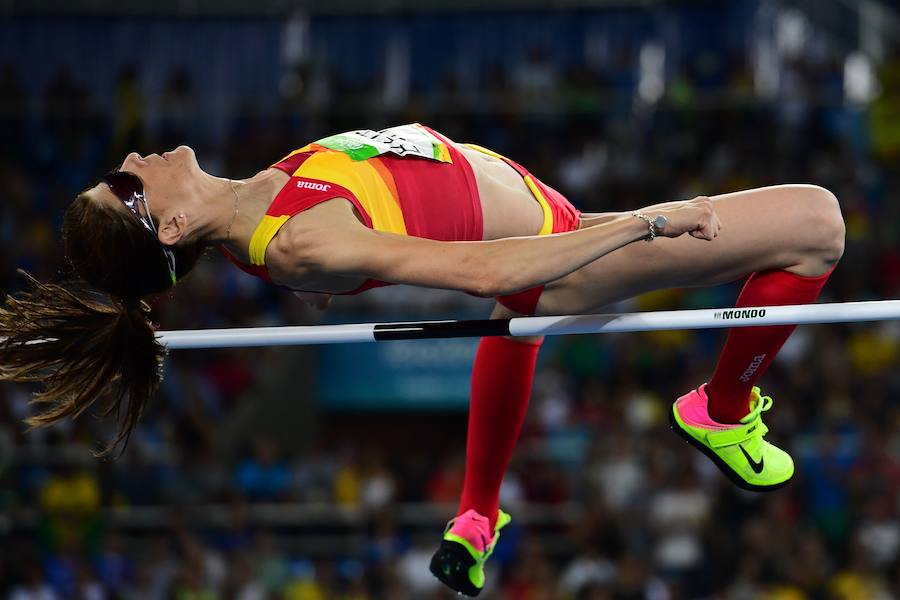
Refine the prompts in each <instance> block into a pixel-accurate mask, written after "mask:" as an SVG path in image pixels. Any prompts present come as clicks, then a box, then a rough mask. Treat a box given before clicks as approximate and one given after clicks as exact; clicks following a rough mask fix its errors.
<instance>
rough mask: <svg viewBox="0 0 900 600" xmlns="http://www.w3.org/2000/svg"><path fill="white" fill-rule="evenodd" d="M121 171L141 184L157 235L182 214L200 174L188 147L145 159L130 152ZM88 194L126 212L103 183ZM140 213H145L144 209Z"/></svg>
mask: <svg viewBox="0 0 900 600" xmlns="http://www.w3.org/2000/svg"><path fill="white" fill-rule="evenodd" d="M120 170H122V171H128V172H129V173H133V174H135V175H137V176H138V177H139V178H140V179H141V181H142V182H143V184H144V197H145V199H146V200H147V206H149V208H150V214H151V216H152V217H153V220H154V221H155V222H156V224H157V228H158V229H159V230H160V233H162V229H163V228H164V227H165V226H166V224H168V223H171V222H172V221H173V220H174V219H177V218H179V217H180V215H182V214H183V213H184V212H185V210H186V207H187V204H188V202H189V201H190V199H191V197H192V196H193V195H194V194H195V193H196V191H197V190H198V189H199V187H198V185H197V184H199V182H200V181H201V178H202V175H203V170H202V169H201V168H200V165H199V164H198V163H197V156H196V154H194V151H193V149H191V148H190V147H189V146H178V147H177V148H175V149H174V150H170V151H169V152H163V153H162V154H148V155H147V156H141V155H140V154H138V153H137V152H132V153H130V154H129V155H128V156H126V157H125V160H123V161H122V166H121V167H120ZM88 193H89V194H90V195H91V197H92V198H93V199H94V200H96V201H99V202H103V203H108V204H109V205H110V206H113V207H115V208H116V209H117V210H128V209H127V208H125V207H124V206H123V205H122V202H121V201H120V200H119V199H118V198H117V197H116V196H115V194H113V193H112V191H111V190H110V189H109V186H108V185H106V184H105V183H100V184H97V186H95V187H94V188H93V189H91V190H89V191H88ZM139 210H140V211H141V213H143V212H144V209H143V207H140V208H139ZM161 237H163V236H161Z"/></svg>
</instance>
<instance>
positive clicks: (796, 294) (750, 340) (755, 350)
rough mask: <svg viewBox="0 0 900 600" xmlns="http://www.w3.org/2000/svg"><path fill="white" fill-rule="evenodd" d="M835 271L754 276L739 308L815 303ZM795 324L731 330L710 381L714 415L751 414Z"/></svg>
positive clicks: (729, 418)
mask: <svg viewBox="0 0 900 600" xmlns="http://www.w3.org/2000/svg"><path fill="white" fill-rule="evenodd" d="M829 275H831V271H829V272H828V273H825V274H824V275H819V276H817V277H803V276H800V275H795V274H793V273H789V272H787V271H762V272H759V273H753V274H752V275H750V277H749V278H748V279H747V283H745V284H744V289H743V290H741V295H740V296H738V299H737V302H736V303H735V307H744V306H778V305H784V304H810V303H812V302H814V301H815V300H816V298H818V296H819V292H820V291H821V290H822V286H824V285H825V282H826V281H827V280H828V276H829ZM795 328H796V326H795V325H775V326H772V327H742V328H739V329H732V330H731V331H729V332H728V339H727V340H726V341H725V347H724V348H723V349H722V354H721V355H720V356H719V363H718V364H717V365H716V370H715V371H714V372H713V376H712V379H710V380H709V386H708V387H707V393H708V394H709V416H710V417H712V418H713V419H714V420H715V421H718V422H719V423H738V422H740V420H741V419H742V418H744V417H745V416H747V413H749V412H750V388H752V387H753V386H754V385H755V384H756V381H757V380H758V379H759V378H760V377H761V376H762V374H763V373H765V372H766V369H768V368H769V365H770V364H771V363H772V360H773V359H774V358H775V355H776V354H778V351H779V350H781V347H782V346H783V345H784V342H785V341H787V339H788V337H790V335H791V333H793V331H794V329H795Z"/></svg>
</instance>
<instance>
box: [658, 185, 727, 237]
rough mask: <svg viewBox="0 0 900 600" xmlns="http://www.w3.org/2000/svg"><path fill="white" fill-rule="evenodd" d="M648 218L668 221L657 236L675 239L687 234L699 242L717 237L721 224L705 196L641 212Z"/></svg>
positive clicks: (669, 203) (667, 203)
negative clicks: (660, 217) (662, 218)
mask: <svg viewBox="0 0 900 600" xmlns="http://www.w3.org/2000/svg"><path fill="white" fill-rule="evenodd" d="M641 212H642V213H644V214H646V215H648V216H650V218H653V217H655V216H656V215H663V216H665V217H666V219H667V220H668V223H667V224H666V226H665V227H664V228H663V229H662V230H661V231H659V232H658V233H657V235H660V236H663V237H669V238H676V237H678V236H680V235H681V234H683V233H687V234H689V235H691V236H693V237H695V238H697V239H700V240H712V239H714V238H715V237H716V236H718V235H719V230H720V229H722V223H721V222H720V221H719V216H718V215H717V214H716V211H715V209H713V203H712V201H710V199H709V198H707V197H706V196H697V197H696V198H694V199H693V200H685V201H683V202H666V203H665V204H660V205H657V206H656V207H648V208H645V209H643V210H642V211H641Z"/></svg>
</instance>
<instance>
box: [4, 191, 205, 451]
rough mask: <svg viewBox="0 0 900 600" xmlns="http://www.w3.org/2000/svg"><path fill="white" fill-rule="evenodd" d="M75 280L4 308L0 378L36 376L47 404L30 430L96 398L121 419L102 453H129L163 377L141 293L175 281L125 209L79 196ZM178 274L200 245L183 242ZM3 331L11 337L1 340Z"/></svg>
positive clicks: (32, 291) (69, 228)
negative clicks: (133, 435)
mask: <svg viewBox="0 0 900 600" xmlns="http://www.w3.org/2000/svg"><path fill="white" fill-rule="evenodd" d="M63 239H64V242H65V248H66V256H67V258H68V259H69V262H70V263H71V266H72V267H73V269H74V274H75V276H76V277H75V278H73V280H72V281H68V282H65V283H59V284H48V283H41V282H39V281H37V280H36V279H34V278H33V277H31V276H30V275H28V274H26V273H24V272H22V273H23V275H24V276H25V277H26V279H27V281H28V288H27V289H26V290H25V291H23V292H20V293H18V294H15V295H13V296H9V297H8V298H7V299H6V303H5V305H4V306H0V381H18V382H38V383H42V384H43V385H44V389H43V390H42V391H40V392H39V393H37V394H36V395H35V397H34V403H35V404H38V405H40V406H42V407H45V410H44V411H43V412H41V413H39V414H37V415H35V416H33V417H31V418H30V419H28V421H27V422H28V424H29V425H31V426H33V427H41V426H46V425H51V424H53V423H56V422H57V421H60V420H62V419H64V418H66V417H73V418H75V417H78V416H79V415H81V414H82V413H83V412H84V411H85V410H87V409H88V408H89V407H90V406H91V405H93V404H94V402H96V401H97V400H102V401H104V402H105V403H106V406H105V408H104V409H103V411H102V414H103V416H110V415H111V416H112V417H113V418H114V419H115V420H116V421H117V423H118V426H119V429H118V433H117V435H116V437H115V438H114V439H113V441H112V442H111V443H109V444H108V445H107V446H106V447H105V448H104V449H103V450H102V451H101V452H99V453H98V454H97V455H98V456H105V455H108V454H109V453H110V452H112V450H113V449H115V448H116V446H118V445H119V444H121V445H122V449H123V450H124V448H125V446H126V445H127V443H128V439H129V437H130V435H131V433H132V431H133V430H134V427H135V425H136V424H137V422H138V419H139V418H140V416H141V412H142V411H143V409H144V406H145V405H146V404H147V402H148V401H149V399H150V398H151V396H152V395H153V394H154V392H155V391H156V389H157V387H158V386H159V383H160V381H161V378H162V360H163V358H164V356H165V348H164V347H163V346H162V345H161V344H160V343H159V342H158V341H157V340H156V336H155V333H154V329H153V326H152V324H151V322H150V320H149V307H148V306H147V305H146V304H145V303H144V302H143V301H142V298H144V297H146V296H148V295H151V294H155V293H160V292H164V291H166V290H167V289H169V288H170V287H171V285H172V284H171V278H170V277H169V275H168V269H167V267H166V263H165V258H164V256H163V254H162V251H161V250H160V247H159V243H158V242H157V240H156V239H155V238H154V237H153V236H152V235H150V234H149V232H147V231H146V230H144V229H143V228H142V227H141V225H140V224H139V223H138V222H137V221H136V220H135V219H133V217H132V216H131V215H129V214H128V213H127V212H126V211H125V210H124V207H123V208H122V210H118V209H117V208H113V207H111V206H108V205H104V204H101V203H99V202H97V201H95V200H93V199H92V198H91V197H90V195H89V194H88V193H83V194H81V195H80V196H79V197H78V198H77V199H76V200H75V202H74V203H73V204H72V206H70V207H69V209H68V210H67V211H66V216H65V219H64V224H63ZM175 251H176V261H177V264H178V275H179V279H180V278H181V277H182V276H183V275H186V274H187V272H188V271H190V269H191V268H192V267H193V266H194V265H195V264H196V262H197V259H198V258H199V256H200V253H201V248H200V246H199V245H198V246H196V247H190V248H176V249H175ZM4 338H5V339H4Z"/></svg>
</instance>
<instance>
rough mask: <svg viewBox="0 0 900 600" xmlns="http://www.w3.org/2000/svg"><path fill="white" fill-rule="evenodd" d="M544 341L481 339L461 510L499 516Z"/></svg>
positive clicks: (492, 525)
mask: <svg viewBox="0 0 900 600" xmlns="http://www.w3.org/2000/svg"><path fill="white" fill-rule="evenodd" d="M540 349H541V343H540V342H537V343H535V342H523V341H514V340H510V339H506V338H502V337H486V338H482V339H481V343H480V344H479V345H478V352H477V353H476V354H475V363H474V365H473V366H472V400H471V404H470V406H469V433H468V438H467V441H466V477H465V483H464V484H463V493H462V500H461V501H460V505H459V512H458V513H457V514H460V515H461V514H462V513H464V512H466V511H467V510H469V509H475V511H477V512H478V513H479V514H482V515H484V516H486V517H487V518H488V519H490V521H491V531H493V530H494V525H495V524H496V521H497V509H498V506H499V503H500V484H501V483H503V474H504V473H505V472H506V467H507V465H508V464H509V459H510V458H511V457H512V453H513V449H514V448H515V446H516V441H517V440H518V439H519V431H520V430H521V429H522V423H523V422H524V420H525V413H526V412H527V410H528V401H529V400H530V399H531V384H532V381H533V379H534V368H535V364H536V363H537V357H538V351H539V350H540Z"/></svg>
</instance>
